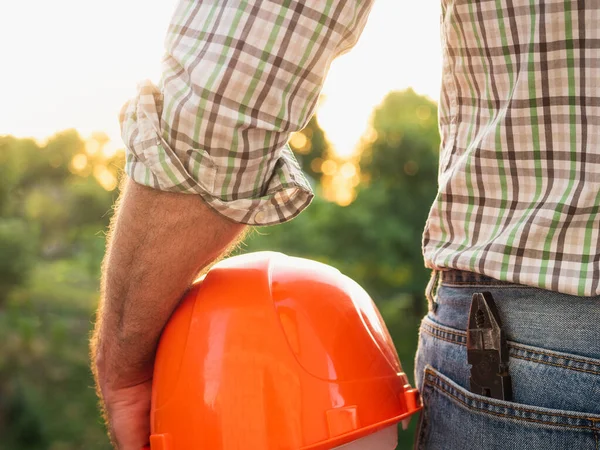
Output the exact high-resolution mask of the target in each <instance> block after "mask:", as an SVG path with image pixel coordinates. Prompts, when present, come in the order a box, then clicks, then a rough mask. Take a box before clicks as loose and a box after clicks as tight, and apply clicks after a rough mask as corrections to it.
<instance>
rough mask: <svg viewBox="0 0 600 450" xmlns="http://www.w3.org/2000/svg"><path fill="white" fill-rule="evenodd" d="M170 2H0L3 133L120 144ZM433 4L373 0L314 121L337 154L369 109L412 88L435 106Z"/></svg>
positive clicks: (151, 70)
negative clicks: (123, 116)
mask: <svg viewBox="0 0 600 450" xmlns="http://www.w3.org/2000/svg"><path fill="white" fill-rule="evenodd" d="M175 4H176V0H164V1H162V2H150V1H148V0H145V1H144V0H104V1H103V2H92V1H89V0H53V1H47V0H31V1H13V2H2V5H0V42H1V43H2V44H0V49H1V50H2V51H1V52H0V54H1V55H2V60H3V63H2V68H1V71H0V135H2V134H13V135H16V136H23V137H24V136H32V137H35V138H38V139H43V138H45V137H48V136H49V135H51V134H53V133H55V132H57V131H59V130H63V129H66V128H76V129H77V130H79V132H80V133H81V134H82V136H83V137H84V138H85V137H87V136H89V134H90V133H92V132H94V131H103V132H105V133H107V134H108V136H109V137H110V138H111V139H112V140H113V141H114V145H116V146H119V147H122V143H121V141H120V137H119V125H118V121H117V114H118V112H119V109H120V107H121V105H122V104H123V103H124V102H125V101H126V100H127V99H128V98H130V97H132V96H133V95H134V94H135V89H136V84H137V82H138V81H140V80H143V79H146V78H149V79H151V80H153V81H155V82H158V80H159V78H160V58H161V55H162V51H163V39H164V34H165V31H166V28H167V25H168V22H169V19H170V16H171V14H172V11H173V10H174V8H175ZM438 8H439V6H438V2H437V1H436V0H427V1H416V2H409V1H406V0H376V1H375V6H374V8H373V10H372V12H371V15H370V18H369V22H368V24H367V27H366V28H365V31H364V33H363V36H362V38H361V40H360V42H359V44H358V45H357V46H356V47H355V48H354V49H353V50H352V51H351V52H350V53H349V54H347V55H344V56H342V57H341V58H339V59H338V60H336V61H335V62H334V64H333V66H332V68H331V71H330V74H329V77H328V79H327V82H326V85H325V87H324V88H323V94H324V95H325V101H324V102H323V103H322V105H321V107H320V109H319V111H318V117H319V122H320V124H321V126H322V127H323V128H324V129H325V132H326V133H327V136H328V138H329V140H330V141H331V142H332V143H333V145H334V146H335V147H336V150H337V151H338V152H339V153H340V154H349V153H350V152H352V151H353V149H354V148H355V146H356V143H357V142H358V139H359V137H360V136H361V134H362V133H363V132H364V131H365V130H366V127H367V124H368V118H369V115H370V113H371V111H372V108H373V107H374V106H376V105H377V104H378V103H379V102H381V100H382V99H383V97H384V96H385V94H386V93H387V92H389V91H391V90H397V89H404V88H407V87H409V86H410V87H413V88H414V89H415V91H417V92H418V93H421V94H424V95H427V96H429V97H431V98H432V99H434V100H437V96H438V90H439V82H440V48H439V39H438V38H439V31H438V17H439V9H438Z"/></svg>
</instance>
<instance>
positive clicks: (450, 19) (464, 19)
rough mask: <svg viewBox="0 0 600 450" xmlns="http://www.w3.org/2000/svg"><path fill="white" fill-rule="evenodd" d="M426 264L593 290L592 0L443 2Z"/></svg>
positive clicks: (597, 55) (598, 32) (595, 61)
mask: <svg viewBox="0 0 600 450" xmlns="http://www.w3.org/2000/svg"><path fill="white" fill-rule="evenodd" d="M441 27H442V36H443V51H444V66H443V88H442V95H441V98H440V130H441V135H442V146H441V154H440V169H439V191H438V195H437V198H436V201H435V203H434V205H433V207H432V209H431V213H430V216H429V219H428V221H427V225H426V229H425V233H424V253H425V260H426V264H427V265H428V266H429V267H432V268H433V267H435V268H439V269H445V268H456V269H462V270H467V271H471V272H478V273H483V274H485V275H488V276H491V277H494V278H497V279H501V280H507V281H512V282H516V283H521V284H526V285H530V286H538V287H542V288H545V289H550V290H553V291H559V292H564V293H567V294H576V295H585V296H590V295H598V294H600V215H599V210H600V86H599V81H600V78H599V75H600V2H597V1H574V0H560V1H557V0H544V1H540V0H477V1H475V0H445V1H443V5H442V17H441Z"/></svg>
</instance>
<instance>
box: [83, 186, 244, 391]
mask: <svg viewBox="0 0 600 450" xmlns="http://www.w3.org/2000/svg"><path fill="white" fill-rule="evenodd" d="M243 228H244V227H243V226H242V225H239V224H236V223H233V222H231V221H229V220H227V219H225V218H223V217H222V216H220V215H218V214H217V213H215V212H214V211H212V210H211V209H210V208H209V207H207V206H206V205H205V204H204V203H203V202H202V200H201V199H200V198H199V197H198V196H194V195H184V194H172V193H165V192H161V191H156V190H152V189H149V188H146V187H142V186H139V185H137V184H135V183H133V182H131V181H129V182H128V183H127V185H126V187H125V189H124V194H123V196H122V199H121V202H120V205H119V207H118V208H117V211H116V214H115V220H114V221H113V229H112V232H111V233H110V236H109V243H108V248H107V250H108V251H107V255H106V258H105V261H104V265H103V281H102V299H101V303H100V307H99V310H98V315H97V323H96V329H95V333H94V339H93V343H92V358H93V367H94V368H95V371H96V377H97V382H98V385H99V388H100V390H101V391H102V393H103V394H106V393H107V392H110V391H111V390H118V389H123V388H127V387H129V386H134V385H136V384H139V383H143V382H145V381H147V379H148V377H149V376H151V373H152V365H153V362H154V354H155V350H156V346H157V343H158V339H159V336H160V333H161V331H162V329H163V327H164V326H165V324H166V322H167V320H168V319H169V317H170V315H171V313H172V312H173V310H174V309H175V307H176V306H177V304H178V302H179V300H180V299H181V297H182V295H183V294H184V293H185V291H186V290H187V289H188V287H189V286H190V284H191V283H192V281H193V280H194V279H195V278H196V277H197V275H198V274H199V273H200V272H201V271H202V270H203V269H204V268H206V267H207V266H208V265H210V264H211V263H212V262H213V261H215V260H216V259H217V258H218V257H219V256H220V255H221V254H223V252H224V251H226V250H227V249H228V248H229V247H230V245H231V243H232V242H233V241H235V239H236V237H238V236H239V235H240V233H241V232H242V231H243Z"/></svg>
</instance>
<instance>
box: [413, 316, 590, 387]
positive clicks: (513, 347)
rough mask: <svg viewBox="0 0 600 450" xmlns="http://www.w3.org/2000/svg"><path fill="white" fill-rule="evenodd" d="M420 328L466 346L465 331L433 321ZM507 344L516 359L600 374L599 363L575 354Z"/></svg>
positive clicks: (440, 337) (435, 335)
mask: <svg viewBox="0 0 600 450" xmlns="http://www.w3.org/2000/svg"><path fill="white" fill-rule="evenodd" d="M427 327H430V328H432V329H434V330H435V331H437V332H439V333H441V334H442V335H440V334H434V333H433V332H431V331H430V330H428V329H427ZM421 330H422V331H423V332H425V333H427V334H429V335H430V336H431V337H434V338H436V339H440V340H442V341H446V342H449V343H451V344H458V345H462V346H466V345H467V344H466V333H461V332H458V330H457V331H454V332H452V331H448V330H445V329H442V328H439V327H437V326H436V325H434V324H433V323H431V321H430V322H428V323H427V324H424V326H422V327H421ZM444 335H451V336H454V337H455V338H456V339H450V338H447V337H445V336H444ZM508 346H509V348H510V350H511V352H510V356H511V357H514V358H517V359H523V360H526V361H531V362H537V363H539V364H546V365H550V366H555V367H560V368H563V369H570V370H575V371H578V372H585V373H590V374H594V375H600V365H598V364H594V363H592V362H589V361H586V360H585V359H580V358H578V357H577V356H568V357H567V356H564V355H560V354H557V353H553V352H548V351H543V350H536V351H534V350H531V349H529V348H524V347H522V346H520V345H519V344H515V343H512V342H509V343H508ZM516 352H521V353H531V354H533V355H541V356H547V357H549V358H557V359H563V360H565V361H567V362H574V363H580V364H585V365H586V366H592V367H593V368H592V369H585V368H579V367H576V366H571V365H568V364H559V363H555V362H551V361H545V360H542V359H528V358H527V357H526V356H523V355H520V354H518V353H516Z"/></svg>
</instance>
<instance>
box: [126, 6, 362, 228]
mask: <svg viewBox="0 0 600 450" xmlns="http://www.w3.org/2000/svg"><path fill="white" fill-rule="evenodd" d="M371 4H372V1H370V0H253V1H250V0H247V1H243V0H204V1H200V0H195V1H190V0H182V1H180V2H179V4H178V6H177V9H176V11H175V14H174V16H173V18H172V20H171V24H170V27H169V31H168V34H167V38H166V42H165V46H166V52H165V56H164V59H163V74H162V78H161V82H160V86H158V87H157V86H154V85H153V84H152V83H151V82H148V81H147V82H143V83H141V85H140V86H139V92H138V95H137V97H136V98H134V99H132V100H131V101H129V102H128V103H127V104H125V106H124V107H123V109H122V111H121V115H120V121H121V130H122V136H123V140H124V142H125V145H126V147H127V163H126V171H127V173H128V175H129V176H130V177H131V178H132V179H133V180H134V181H136V182H137V183H140V184H143V185H146V186H151V187H153V188H156V189H161V190H166V191H172V192H182V193H189V194H199V195H200V196H202V198H203V199H204V200H205V201H206V202H207V204H209V205H210V206H211V207H213V208H214V209H215V210H217V211H218V212H220V213H221V214H223V215H225V216H227V217H229V218H230V219H232V220H234V221H237V222H243V223H248V224H251V225H268V224H273V223H280V222H284V221H285V220H288V219H291V218H292V217H294V216H296V215H297V214H299V213H300V212H301V211H302V210H303V209H304V208H305V207H306V206H307V205H308V204H309V203H310V201H311V199H312V196H313V194H312V192H311V188H310V185H309V183H308V182H307V180H306V179H305V178H304V176H303V174H302V171H301V170H300V168H299V167H298V163H297V162H296V160H295V158H294V156H293V153H292V151H291V149H290V147H289V146H288V144H287V142H288V139H289V137H290V134H291V133H292V132H294V131H298V130H300V129H302V128H303V127H304V126H305V125H306V124H307V123H308V121H309V119H310V117H311V115H312V114H313V112H314V110H315V107H316V104H317V100H318V98H319V93H320V92H321V88H322V86H323V82H324V79H325V76H326V74H327V71H328V69H329V66H330V64H331V62H332V61H333V59H334V58H335V57H337V56H338V55H340V54H342V53H344V52H346V51H347V50H349V49H350V48H351V47H352V46H353V45H354V44H355V43H356V41H357V39H358V37H359V35H360V33H361V32H362V29H363V28H364V25H365V22H366V20H367V16H368V12H369V10H370V7H371Z"/></svg>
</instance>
